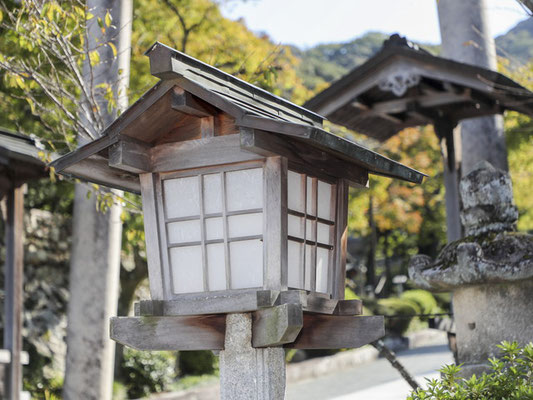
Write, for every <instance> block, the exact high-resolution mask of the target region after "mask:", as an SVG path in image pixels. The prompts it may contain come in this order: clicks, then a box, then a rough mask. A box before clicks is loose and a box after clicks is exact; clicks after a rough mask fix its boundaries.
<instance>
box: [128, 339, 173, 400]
mask: <svg viewBox="0 0 533 400" xmlns="http://www.w3.org/2000/svg"><path fill="white" fill-rule="evenodd" d="M175 364H176V357H175V355H174V353H171V352H168V351H137V350H134V349H130V348H128V347H126V348H125V349H124V360H123V362H122V368H123V371H124V377H125V381H124V382H123V384H124V386H125V387H126V389H127V391H128V398H134V399H137V398H139V397H144V396H147V395H149V394H150V393H157V392H162V391H163V390H165V388H166V387H167V386H169V385H170V384H171V383H172V382H173V381H174V379H175V378H176V374H175V371H174V366H175Z"/></svg>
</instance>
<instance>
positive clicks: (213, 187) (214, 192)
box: [204, 174, 222, 214]
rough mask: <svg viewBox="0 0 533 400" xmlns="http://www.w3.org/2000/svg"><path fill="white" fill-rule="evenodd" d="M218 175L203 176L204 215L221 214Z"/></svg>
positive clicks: (220, 193) (219, 177)
mask: <svg viewBox="0 0 533 400" xmlns="http://www.w3.org/2000/svg"><path fill="white" fill-rule="evenodd" d="M221 179H222V178H221V176H220V174H209V175H204V213H205V214H214V213H221V212H222V189H221Z"/></svg>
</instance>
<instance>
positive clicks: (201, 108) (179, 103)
mask: <svg viewBox="0 0 533 400" xmlns="http://www.w3.org/2000/svg"><path fill="white" fill-rule="evenodd" d="M202 103H203V102H202ZM171 105H172V108H173V109H174V110H176V111H180V112H182V113H184V114H190V115H194V116H195V117H200V118H203V117H211V116H213V115H215V114H216V111H215V110H214V109H213V108H212V107H211V106H209V105H208V104H201V103H200V101H198V100H197V99H196V98H195V97H194V96H193V95H192V94H191V93H189V92H186V91H185V90H183V89H182V88H180V87H179V86H175V87H174V88H173V90H172V102H171Z"/></svg>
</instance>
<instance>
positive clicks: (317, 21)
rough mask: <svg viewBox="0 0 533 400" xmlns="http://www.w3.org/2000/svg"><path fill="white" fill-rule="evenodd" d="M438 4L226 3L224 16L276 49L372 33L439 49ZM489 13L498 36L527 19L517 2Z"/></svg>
mask: <svg viewBox="0 0 533 400" xmlns="http://www.w3.org/2000/svg"><path fill="white" fill-rule="evenodd" d="M457 1H461V0H457ZM436 4H437V3H436V0H247V1H242V0H241V1H229V2H227V3H226V4H225V5H224V6H223V7H222V13H223V14H224V16H225V17H227V18H230V19H232V20H236V19H239V18H244V20H245V21H246V26H247V27H248V28H249V29H251V30H252V31H254V32H256V33H260V32H266V33H267V34H268V35H269V36H270V37H271V38H272V40H273V41H274V42H275V43H282V44H294V45H296V46H298V47H300V48H304V49H305V48H309V47H312V46H314V45H317V44H320V43H334V42H345V41H348V40H350V39H354V38H357V37H360V36H362V35H363V34H364V33H366V32H369V31H379V32H384V33H388V34H392V33H400V34H401V35H402V36H407V38H408V39H409V40H412V41H415V42H421V43H431V44H438V43H440V33H439V24H438V17H437V6H436ZM487 8H488V16H489V24H490V28H491V31H492V33H493V35H494V36H498V35H501V34H503V33H505V32H507V31H508V30H509V29H510V28H512V27H513V26H514V25H516V24H517V23H518V22H520V21H521V20H524V19H526V18H527V14H526V13H525V11H524V10H523V8H522V7H521V6H520V5H519V4H518V2H517V1H516V0H487Z"/></svg>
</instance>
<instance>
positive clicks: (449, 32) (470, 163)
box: [437, 0, 508, 176]
mask: <svg viewBox="0 0 533 400" xmlns="http://www.w3.org/2000/svg"><path fill="white" fill-rule="evenodd" d="M437 4H438V12H439V23H440V32H441V37H442V55H443V56H444V57H447V58H451V59H454V60H456V61H460V62H463V63H468V64H472V65H476V66H479V67H483V68H488V69H492V70H496V50H495V46H494V39H493V38H492V35H491V32H490V30H489V27H488V19H487V14H486V10H487V4H486V1H485V0H439V1H438V2H437ZM461 148H462V160H461V163H462V165H461V174H462V176H466V175H468V173H469V172H471V171H472V170H473V168H474V166H475V165H476V164H477V163H478V162H480V161H483V160H486V161H488V162H490V163H491V164H492V165H493V166H494V167H496V168H499V169H502V170H504V171H507V170H508V165H507V151H506V147H505V138H504V134H503V118H502V116H501V115H497V116H491V117H482V118H471V119H468V120H465V121H463V122H462V123H461Z"/></svg>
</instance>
